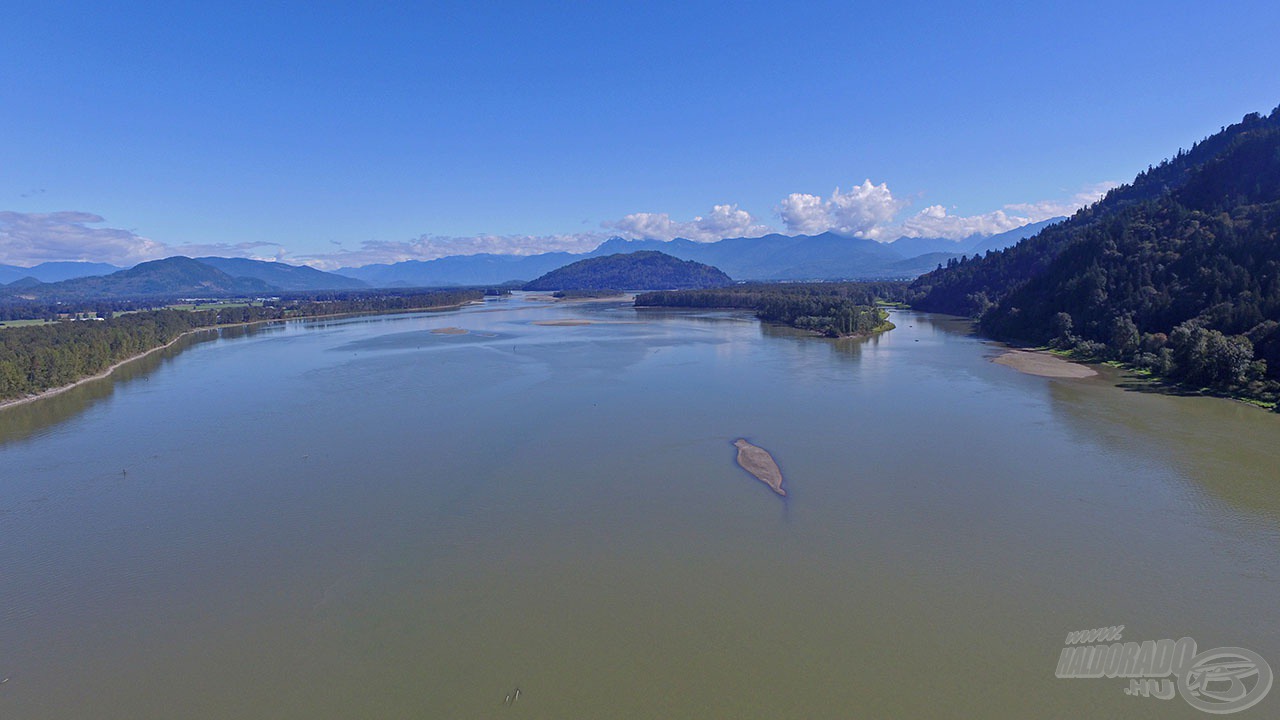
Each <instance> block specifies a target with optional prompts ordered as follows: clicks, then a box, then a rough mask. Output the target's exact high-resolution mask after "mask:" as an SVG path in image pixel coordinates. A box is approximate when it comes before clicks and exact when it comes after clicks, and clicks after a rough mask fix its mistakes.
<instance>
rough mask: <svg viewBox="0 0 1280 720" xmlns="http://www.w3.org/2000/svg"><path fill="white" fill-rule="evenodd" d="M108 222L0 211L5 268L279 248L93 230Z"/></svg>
mask: <svg viewBox="0 0 1280 720" xmlns="http://www.w3.org/2000/svg"><path fill="white" fill-rule="evenodd" d="M104 222H106V220H105V219H104V218H102V217H101V216H99V215H94V214H93V213H87V212H76V211H62V212H51V213H20V212H13V211H9V210H3V211H0V263H5V264H7V265H20V266H23V267H30V266H32V265H38V264H40V263H42V262H53V261H61V260H80V261H85V262H104V263H111V264H112V265H121V266H129V265H135V264H137V263H140V262H145V261H147V260H156V259H159V258H164V257H170V256H173V255H188V256H192V257H197V256H201V255H222V256H229V257H230V256H234V257H250V256H252V255H253V251H254V250H256V249H258V248H262V247H276V248H278V247H279V246H278V245H276V244H275V243H267V242H249V243H236V244H228V243H210V244H187V245H168V244H166V243H163V242H158V241H156V240H152V239H150V238H146V237H143V236H141V235H139V234H137V233H135V232H133V231H132V230H124V229H121V228H111V227H91V226H94V225H99V224H101V223H104ZM276 256H277V257H279V256H280V253H279V252H277V253H276Z"/></svg>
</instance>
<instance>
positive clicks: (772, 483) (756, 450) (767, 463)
mask: <svg viewBox="0 0 1280 720" xmlns="http://www.w3.org/2000/svg"><path fill="white" fill-rule="evenodd" d="M733 446H734V447H736V448H738V464H739V465H741V466H742V469H743V470H746V471H747V472H749V473H751V474H752V475H754V476H756V479H757V480H759V481H760V482H762V483H764V484H765V485H768V486H769V488H770V489H772V490H773V491H774V492H776V493H778V494H779V495H782V496H784V497H785V496H786V494H787V491H786V490H783V489H782V470H781V469H780V468H779V467H778V463H776V462H774V461H773V456H772V455H770V454H769V451H768V450H765V449H764V448H762V447H759V446H757V445H752V444H751V443H749V442H747V441H746V440H744V439H742V438H738V439H737V440H735V441H734V442H733Z"/></svg>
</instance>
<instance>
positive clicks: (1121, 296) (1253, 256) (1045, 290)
mask: <svg viewBox="0 0 1280 720" xmlns="http://www.w3.org/2000/svg"><path fill="white" fill-rule="evenodd" d="M910 301H911V302H912V304H913V305H914V306H915V307H918V308H920V309H924V310H931V311H939V312H949V313H955V314H962V315H969V316H974V317H977V318H978V319H979V322H980V327H981V328H982V330H983V331H984V332H985V333H987V334H990V335H991V336H993V337H997V338H1001V339H1009V340H1020V341H1026V342H1030V343H1035V344H1045V345H1051V346H1053V347H1056V348H1060V349H1063V350H1069V351H1072V352H1074V353H1076V354H1078V355H1081V356H1085V357H1089V358H1095V359H1110V360H1118V361H1121V362H1123V363H1126V364H1129V365H1131V366H1134V367H1137V368H1139V369H1143V370H1147V371H1150V372H1151V373H1153V374H1155V375H1158V376H1160V377H1163V378H1166V379H1168V380H1171V381H1174V382H1178V383H1182V384H1185V385H1189V386H1193V387H1196V388H1207V389H1211V390H1214V391H1217V392H1224V393H1231V394H1236V395H1245V396H1249V397H1253V398H1256V399H1259V400H1263V401H1267V402H1274V401H1275V400H1276V399H1277V398H1278V397H1280V108H1277V109H1276V110H1275V111H1273V112H1272V113H1271V114H1270V116H1267V117H1263V116H1261V115H1259V114H1256V113H1254V114H1250V115H1247V116H1246V117H1245V118H1244V120H1243V121H1242V122H1240V123H1238V124H1235V125H1232V126H1231V127H1228V128H1225V129H1223V130H1222V132H1220V133H1218V134H1216V135H1214V136H1212V137H1210V138H1207V139H1205V140H1204V141H1202V142H1200V143H1197V144H1196V145H1195V146H1194V147H1193V148H1192V149H1191V150H1190V151H1179V153H1178V154H1177V155H1176V156H1175V157H1174V158H1172V159H1170V160H1167V161H1165V162H1163V163H1161V164H1160V165H1159V166H1157V167H1152V168H1149V169H1148V170H1147V171H1146V172H1144V173H1142V174H1140V175H1139V176H1138V177H1137V178H1135V180H1134V181H1133V183H1131V184H1129V185H1124V186H1121V187H1119V188H1116V189H1114V190H1112V191H1111V192H1110V193H1108V194H1107V196H1106V197H1105V198H1103V199H1102V200H1101V201H1099V202H1098V203H1096V204H1094V205H1093V206H1091V207H1087V208H1084V209H1082V210H1080V211H1079V212H1078V213H1076V215H1075V216H1073V217H1072V218H1070V219H1069V220H1067V221H1064V222H1062V223H1058V224H1056V225H1053V226H1051V227H1049V228H1047V229H1045V230H1043V231H1042V232H1041V233H1040V234H1039V235H1037V236H1035V237H1033V238H1030V239H1028V240H1025V241H1023V242H1022V243H1020V244H1019V245H1017V246H1015V247H1013V248H1010V249H1008V250H1004V251H1002V252H995V253H988V254H987V255H985V256H984V257H980V258H973V259H968V260H963V261H952V262H950V263H949V264H948V266H947V267H945V268H941V269H939V270H936V271H934V272H932V273H929V274H927V275H924V276H922V277H920V278H919V279H917V280H916V281H915V282H914V283H913V284H912V287H911V298H910Z"/></svg>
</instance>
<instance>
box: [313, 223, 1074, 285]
mask: <svg viewBox="0 0 1280 720" xmlns="http://www.w3.org/2000/svg"><path fill="white" fill-rule="evenodd" d="M1062 219H1064V218H1053V219H1051V220H1045V221H1043V222H1039V223H1033V224H1031V225H1026V226H1024V227H1020V228H1016V229H1014V230H1010V231H1008V232H1004V233H1000V234H997V235H974V236H971V237H969V238H966V239H964V240H959V241H957V240H949V239H947V238H905V237H904V238H899V239H897V240H895V241H893V242H890V243H880V242H876V241H874V240H868V239H865V238H850V237H845V236H843V235H837V234H835V233H822V234H820V235H781V234H777V233H774V234H770V235H765V236H763V237H752V238H747V237H739V238H727V239H724V240H719V241H716V242H694V241H693V240H686V239H683V238H676V239H675V240H668V241H664V240H624V239H622V238H612V239H610V240H607V241H605V242H604V243H602V244H601V245H600V246H599V247H597V248H596V249H594V250H592V251H591V252H588V253H581V254H572V253H566V252H552V253H542V254H538V255H492V254H479V255H454V256H450V257H443V258H438V259H435V260H406V261H403V262H398V263H392V264H379V265H365V266H363V267H346V268H341V269H339V270H337V271H336V272H337V273H338V274H340V275H345V276H347V277H353V278H359V279H361V280H364V281H365V282H367V283H369V284H370V285H373V286H375V287H396V286H404V287H433V286H449V285H498V284H502V283H506V282H514V281H526V280H529V279H531V278H536V277H539V276H541V275H543V274H545V273H548V272H550V271H552V270H554V269H556V268H559V267H563V266H565V265H568V264H569V263H571V262H575V261H577V260H583V259H586V258H591V257H601V256H605V255H615V254H618V253H633V252H637V251H647V250H654V251H657V252H661V253H665V254H667V255H670V256H672V257H676V258H679V259H681V260H693V261H695V262H700V263H703V264H705V265H712V266H714V267H717V268H719V269H720V270H722V271H724V272H725V273H726V274H728V275H729V277H731V278H733V279H734V280H849V279H877V280H878V279H888V278H913V277H915V276H917V275H920V274H921V273H924V272H928V271H930V270H933V269H934V268H936V267H937V266H938V265H939V264H945V263H946V262H947V261H948V260H949V259H951V258H956V257H959V256H960V255H962V254H975V253H985V252H987V251H988V250H999V249H1002V248H1005V247H1009V246H1011V245H1014V244H1016V243H1017V242H1018V241H1019V240H1022V239H1023V238H1026V237H1029V236H1031V235H1034V234H1036V233H1037V232H1039V231H1040V230H1041V229H1042V228H1044V227H1047V226H1048V225H1051V224H1053V223H1055V222H1057V221H1059V220H1062Z"/></svg>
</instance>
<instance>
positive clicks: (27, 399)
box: [0, 300, 484, 412]
mask: <svg viewBox="0 0 1280 720" xmlns="http://www.w3.org/2000/svg"><path fill="white" fill-rule="evenodd" d="M483 303H484V301H483V300H468V301H465V302H460V303H451V304H449V305H435V306H431V307H421V308H404V309H396V310H371V311H369V312H355V313H352V312H345V313H332V314H329V315H304V316H300V317H291V318H271V319H267V320H253V321H250V322H244V323H227V324H224V325H206V326H204V327H198V328H192V329H190V330H187V331H185V332H182V333H180V334H179V335H178V336H177V337H175V338H173V339H172V340H170V341H169V342H167V343H165V344H163V345H157V346H156V347H153V348H151V349H149V350H145V351H143V352H140V353H138V354H136V355H132V356H130V357H127V358H124V359H123V360H119V361H117V362H115V363H112V364H111V365H110V366H109V367H107V368H106V369H104V370H102V371H100V372H98V373H95V374H93V375H89V376H86V377H82V378H79V379H77V380H76V381H75V382H73V383H69V384H67V385H60V386H58V387H55V388H49V389H47V390H42V391H40V392H38V393H35V394H32V395H26V396H24V397H19V398H10V399H8V400H0V412H3V411H4V410H5V409H6V408H10V407H14V406H17V405H25V404H27V403H31V402H35V401H37V400H43V399H45V398H47V397H52V396H54V395H59V394H61V393H64V392H67V391H68V390H71V389H73V388H77V387H79V386H81V385H84V384H85V383H90V382H94V381H95V380H105V379H106V378H108V377H111V374H112V373H114V372H115V371H116V370H118V369H119V368H121V367H123V366H125V365H128V364H129V363H132V362H137V361H138V360H141V359H143V358H145V357H148V356H150V355H152V354H154V353H158V352H162V351H164V350H167V349H168V348H170V347H173V345H174V344H176V343H177V342H178V341H180V340H182V339H183V338H185V337H189V336H191V335H195V334H197V333H203V332H212V331H216V330H223V329H228V328H249V327H254V326H256V325H267V324H270V323H281V322H289V321H292V320H334V319H341V318H344V317H364V316H369V315H404V314H408V313H417V312H433V311H443V310H457V309H460V308H463V307H466V306H468V305H475V304H483Z"/></svg>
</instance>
